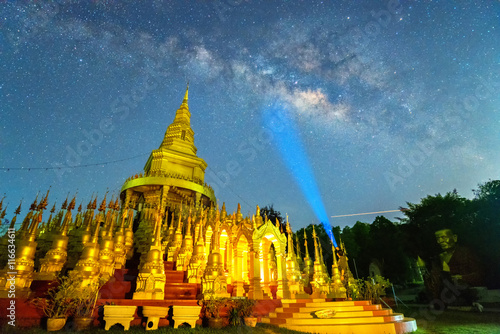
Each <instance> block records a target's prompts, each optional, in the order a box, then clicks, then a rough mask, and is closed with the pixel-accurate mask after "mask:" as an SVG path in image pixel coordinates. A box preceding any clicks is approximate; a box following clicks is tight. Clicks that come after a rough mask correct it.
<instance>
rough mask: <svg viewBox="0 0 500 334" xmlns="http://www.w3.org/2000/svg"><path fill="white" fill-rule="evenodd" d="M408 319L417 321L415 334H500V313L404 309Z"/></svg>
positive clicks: (402, 311)
mask: <svg viewBox="0 0 500 334" xmlns="http://www.w3.org/2000/svg"><path fill="white" fill-rule="evenodd" d="M395 312H401V313H403V314H404V315H405V316H406V317H411V318H415V319H417V327H418V330H417V331H416V332H414V333H415V334H473V333H477V334H493V333H495V334H500V313H498V312H483V313H479V312H475V311H470V312H465V311H452V310H446V311H444V312H436V311H434V313H432V312H430V311H429V310H428V309H427V308H424V307H422V308H410V309H408V308H406V309H405V308H402V309H400V310H398V311H395Z"/></svg>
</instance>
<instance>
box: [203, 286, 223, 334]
mask: <svg viewBox="0 0 500 334" xmlns="http://www.w3.org/2000/svg"><path fill="white" fill-rule="evenodd" d="M203 297H204V299H203V309H204V315H205V318H207V319H208V326H209V327H211V328H223V327H224V320H223V319H222V318H221V316H220V311H221V310H222V308H224V307H226V306H228V299H227V298H221V297H217V296H215V295H214V294H213V293H206V294H204V296H203Z"/></svg>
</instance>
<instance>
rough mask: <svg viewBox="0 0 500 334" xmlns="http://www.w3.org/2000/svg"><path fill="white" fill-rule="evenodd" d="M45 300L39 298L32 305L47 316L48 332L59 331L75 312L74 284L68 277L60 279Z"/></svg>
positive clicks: (32, 301)
mask: <svg viewBox="0 0 500 334" xmlns="http://www.w3.org/2000/svg"><path fill="white" fill-rule="evenodd" d="M51 285H55V286H52V287H51V288H50V289H49V290H48V291H47V294H46V296H45V297H44V298H41V297H37V298H34V299H32V300H31V303H32V304H33V305H34V306H35V307H37V308H39V309H41V310H42V311H43V313H44V314H45V315H46V316H47V318H48V319H47V331H49V332H51V331H57V330H60V329H61V328H63V327H64V325H65V324H66V319H67V318H68V316H69V315H71V312H72V310H73V300H72V283H71V280H70V279H69V278H68V277H67V276H63V277H58V278H57V280H55V281H54V282H52V283H51Z"/></svg>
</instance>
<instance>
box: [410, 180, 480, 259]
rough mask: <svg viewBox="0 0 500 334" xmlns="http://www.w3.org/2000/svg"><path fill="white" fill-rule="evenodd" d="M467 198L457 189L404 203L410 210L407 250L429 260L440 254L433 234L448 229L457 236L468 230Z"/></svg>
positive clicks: (469, 220) (469, 217)
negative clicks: (419, 200)
mask: <svg viewBox="0 0 500 334" xmlns="http://www.w3.org/2000/svg"><path fill="white" fill-rule="evenodd" d="M468 202H469V200H468V199H466V198H464V197H461V196H460V195H458V193H457V192H456V190H454V191H453V192H448V193H447V194H446V195H444V196H443V195H441V194H437V195H435V196H430V195H429V196H427V197H425V198H423V199H422V200H421V202H420V203H419V204H413V203H407V205H408V208H409V210H407V211H404V214H405V215H406V216H407V217H408V220H407V223H406V226H405V227H404V228H403V230H404V231H405V236H404V238H405V241H406V243H405V244H406V251H407V252H408V254H411V256H412V257H414V258H417V256H420V257H421V258H422V259H424V260H426V261H428V260H429V259H430V258H431V257H432V256H434V255H435V254H438V253H439V251H440V250H439V247H438V245H437V243H436V240H435V236H434V233H435V232H436V231H437V230H440V229H444V228H450V229H452V230H453V231H454V232H455V233H457V234H459V235H467V234H468V233H470V227H471V218H472V217H471V213H470V207H469V206H468Z"/></svg>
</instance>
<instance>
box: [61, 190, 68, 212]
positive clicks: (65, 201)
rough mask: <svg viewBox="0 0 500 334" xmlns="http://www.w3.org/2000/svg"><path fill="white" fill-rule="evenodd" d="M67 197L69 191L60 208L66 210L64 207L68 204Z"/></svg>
mask: <svg viewBox="0 0 500 334" xmlns="http://www.w3.org/2000/svg"><path fill="white" fill-rule="evenodd" d="M68 197H69V193H68V195H67V196H66V199H65V200H64V202H63V204H62V205H61V209H62V210H66V207H67V206H68Z"/></svg>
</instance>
